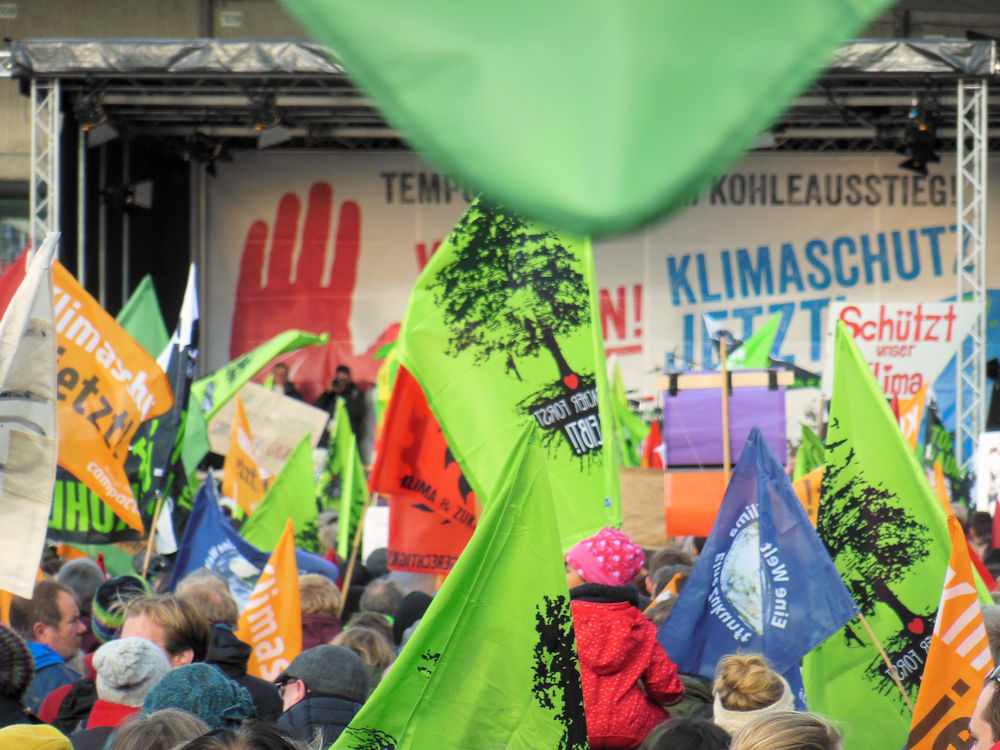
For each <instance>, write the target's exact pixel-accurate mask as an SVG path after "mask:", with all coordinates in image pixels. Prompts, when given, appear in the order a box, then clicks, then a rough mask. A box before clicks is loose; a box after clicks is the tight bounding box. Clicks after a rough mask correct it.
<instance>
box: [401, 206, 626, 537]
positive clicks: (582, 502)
mask: <svg viewBox="0 0 1000 750" xmlns="http://www.w3.org/2000/svg"><path fill="white" fill-rule="evenodd" d="M398 354H399V361H400V363H401V364H402V365H403V366H404V367H406V368H407V369H408V370H409V371H410V372H411V373H412V374H413V376H414V377H415V378H416V379H417V381H418V382H419V383H420V387H421V388H422V389H423V392H424V394H425V395H426V397H427V402H428V404H429V405H430V408H431V411H432V412H433V413H434V416H435V417H436V419H437V420H438V423H439V424H440V425H441V429H442V431H443V433H444V436H445V439H446V440H447V441H448V446H449V448H450V449H451V453H452V455H453V456H454V458H455V460H457V461H458V463H459V465H460V466H461V467H462V472H463V474H464V475H465V477H466V479H467V480H468V482H469V484H470V485H471V487H472V489H473V491H475V493H476V496H477V497H479V498H491V497H494V496H495V495H496V489H497V487H498V485H499V483H500V482H501V481H502V479H503V476H502V474H501V467H502V466H503V463H504V459H505V458H506V456H507V455H509V454H510V451H511V450H512V448H513V446H514V444H515V442H516V441H517V439H518V437H519V435H520V434H521V430H522V428H523V425H524V420H525V419H526V418H531V419H532V420H533V421H534V422H535V424H536V425H537V426H538V428H539V439H540V441H541V443H542V445H543V446H544V448H545V452H546V456H547V458H548V472H549V476H550V477H551V479H552V488H553V496H554V498H555V505H556V518H557V519H558V521H559V529H560V537H561V539H562V543H563V546H564V548H568V547H569V546H571V545H572V544H574V543H575V542H577V541H579V540H580V539H583V538H585V537H587V536H590V535H591V534H593V533H596V532H597V531H599V530H600V529H601V528H603V527H604V526H617V525H618V524H619V523H620V522H621V504H620V501H619V488H618V462H617V460H616V458H615V454H614V451H615V448H614V445H613V442H614V441H613V435H612V434H611V430H612V429H613V428H612V424H613V422H612V420H613V417H612V411H611V409H612V407H611V400H610V393H609V389H608V380H607V373H606V371H605V367H606V365H605V359H604V343H603V341H602V338H601V328H600V318H599V317H598V314H597V290H596V288H595V284H594V270H593V257H592V253H591V248H590V242H589V240H587V239H585V238H582V237H575V236H573V235H569V234H565V233H562V232H557V231H556V230H553V229H550V228H547V227H542V226H539V225H537V224H532V223H530V222H527V221H525V220H524V219H522V218H521V217H520V216H518V215H517V214H514V213H511V212H509V211H505V210H504V209H502V208H499V207H498V206H496V205H495V204H492V203H490V202H489V201H487V200H486V199H484V198H479V199H477V200H476V201H474V202H473V203H472V204H471V205H470V206H469V209H468V210H467V211H466V213H465V214H464V215H463V216H462V218H461V219H460V220H459V222H458V224H457V225H456V226H455V228H454V229H453V230H452V232H451V234H449V235H448V237H447V238H446V239H445V241H444V243H443V244H442V245H441V246H440V247H439V248H438V250H437V252H436V253H434V256H433V257H432V258H431V259H430V261H429V262H428V263H427V266H426V267H425V268H424V270H423V273H421V275H420V278H419V279H418V280H417V284H416V286H415V288H414V290H413V293H412V294H411V295H410V302H409V305H408V307H407V311H406V316H405V318H404V320H403V325H402V330H401V331H400V337H399V348H398Z"/></svg>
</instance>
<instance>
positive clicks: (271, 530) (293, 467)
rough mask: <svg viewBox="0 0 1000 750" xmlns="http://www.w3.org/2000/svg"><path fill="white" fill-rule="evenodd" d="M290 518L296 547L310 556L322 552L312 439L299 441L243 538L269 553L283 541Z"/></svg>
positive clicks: (246, 525)
mask: <svg viewBox="0 0 1000 750" xmlns="http://www.w3.org/2000/svg"><path fill="white" fill-rule="evenodd" d="M289 518H291V519H292V523H293V525H294V526H295V546H296V547H298V548H300V549H304V550H306V551H307V552H315V551H319V550H318V540H317V539H316V531H317V526H318V521H317V507H316V497H315V487H314V486H313V466H312V440H311V438H310V436H309V435H306V436H305V437H303V438H302V440H300V441H299V444H298V445H297V446H295V450H293V451H292V453H291V455H290V456H289V457H288V458H287V459H286V461H285V465H284V466H282V467H281V471H280V472H278V476H276V477H275V478H274V481H273V482H271V486H270V487H268V488H267V492H266V493H265V494H264V499H263V500H261V501H260V505H258V506H257V510H255V511H254V512H253V513H251V514H250V516H249V517H248V518H247V520H246V521H245V522H244V523H243V527H242V528H241V529H240V536H242V537H243V538H244V539H246V540H247V541H248V542H250V544H252V545H253V546H254V547H256V548H257V549H260V550H265V551H268V552H269V551H271V550H273V549H274V546H275V545H276V544H277V543H278V539H280V538H281V533H282V532H283V531H284V530H285V522H286V521H287V520H288V519H289Z"/></svg>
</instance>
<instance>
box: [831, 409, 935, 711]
mask: <svg viewBox="0 0 1000 750" xmlns="http://www.w3.org/2000/svg"><path fill="white" fill-rule="evenodd" d="M836 427H837V422H836V420H835V421H834V422H833V423H832V424H831V429H832V430H833V431H835V430H836ZM825 472H826V473H825V476H824V478H823V488H824V489H823V498H822V501H821V503H820V513H819V518H818V522H817V530H818V531H819V534H820V537H821V538H822V539H823V541H824V543H825V544H826V547H827V549H828V551H829V552H830V557H832V558H833V561H834V563H835V564H836V566H837V569H838V570H839V571H840V572H841V576H842V577H843V579H844V583H845V584H846V585H847V588H848V589H849V590H850V592H851V595H852V596H853V597H854V601H855V602H856V603H857V605H858V608H859V609H860V610H861V613H862V614H863V615H865V616H866V617H871V616H872V615H873V614H874V613H875V607H876V605H877V604H882V605H884V606H887V607H889V608H890V609H891V610H892V612H893V613H894V614H895V616H896V617H897V618H898V619H899V628H898V630H897V631H896V632H895V633H894V634H893V635H892V636H891V637H890V638H889V639H888V640H887V641H885V642H884V643H883V644H882V645H883V647H884V648H885V650H886V653H887V654H888V655H889V657H890V659H892V657H893V655H894V654H904V653H906V652H907V651H908V650H909V649H914V650H916V653H918V654H921V655H922V654H923V653H924V648H923V647H922V646H921V642H922V641H924V640H925V639H926V638H927V637H928V636H929V635H930V633H931V630H932V628H933V627H934V618H935V611H934V610H933V609H932V610H930V611H922V612H915V611H913V610H912V609H911V608H910V607H909V606H908V605H907V604H906V603H905V602H903V601H902V600H901V599H900V598H899V597H898V596H897V595H896V593H895V591H894V590H893V587H894V585H895V584H899V583H901V582H902V581H903V580H904V579H905V578H906V577H907V576H909V575H910V573H911V570H912V567H913V566H914V565H915V564H916V563H918V562H919V561H921V560H923V559H924V558H926V557H927V555H928V554H929V551H930V546H931V538H930V534H929V531H928V529H927V528H926V527H925V526H924V525H923V524H921V523H919V522H918V521H917V520H916V519H915V518H914V517H913V515H912V514H911V513H910V512H909V511H908V510H907V509H906V507H905V506H904V504H903V502H902V501H901V500H900V498H899V497H898V496H897V495H896V494H895V493H894V492H893V491H891V490H890V489H888V488H886V487H884V486H882V485H873V484H871V483H869V482H868V481H867V480H866V479H865V476H864V472H863V470H862V469H861V468H860V466H859V464H858V459H857V456H856V454H855V452H854V449H853V447H851V446H850V445H849V444H848V440H846V439H844V440H839V441H835V442H831V443H829V444H828V445H827V466H826V470H825ZM844 632H845V637H846V639H847V645H848V646H855V647H857V646H861V645H862V643H863V641H862V639H861V638H860V637H859V635H858V634H857V633H856V632H855V631H854V630H853V628H852V625H851V624H848V625H847V626H846V628H845V631H844ZM866 676H867V678H868V679H869V680H870V681H872V682H875V683H877V684H878V689H879V691H880V692H882V693H884V694H885V695H887V696H890V697H893V698H895V699H899V700H900V702H901V703H902V697H901V696H900V695H899V691H898V688H897V687H896V685H895V683H894V681H893V679H892V676H891V675H890V674H888V672H887V669H886V665H885V663H884V662H883V661H882V659H881V657H880V656H879V655H877V654H875V655H874V657H873V659H872V663H871V665H870V666H869V667H868V668H867V670H866ZM919 680H920V670H917V671H915V672H911V673H910V674H908V675H906V676H904V679H903V684H904V685H905V686H906V687H907V689H908V690H909V689H911V688H913V689H914V690H915V688H916V686H917V685H918V684H919Z"/></svg>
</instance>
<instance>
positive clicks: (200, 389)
mask: <svg viewBox="0 0 1000 750" xmlns="http://www.w3.org/2000/svg"><path fill="white" fill-rule="evenodd" d="M327 339H329V336H328V335H327V334H326V333H323V334H320V335H319V336H317V335H316V334H314V333H306V332H305V331H296V330H290V331H285V332H283V333H279V334H278V335H277V336H275V337H274V338H273V339H271V340H270V341H265V342H264V343H263V344H261V345H260V346H258V347H257V348H256V349H252V350H250V351H249V352H247V353H246V354H241V355H240V356H239V357H237V358H236V359H234V360H232V361H231V362H229V364H227V365H226V366H225V367H222V368H220V369H218V370H216V371H215V372H213V373H212V374H211V375H206V376H205V377H203V378H201V379H200V380H196V381H195V382H194V383H192V385H191V395H192V396H193V397H194V398H195V399H196V400H197V401H198V404H199V405H200V406H201V411H202V414H204V415H205V421H206V422H207V421H209V420H211V419H212V417H214V416H215V413H216V412H217V411H219V409H221V408H222V405H223V404H224V403H226V402H227V401H228V400H229V399H231V398H232V397H233V396H235V395H236V392H237V391H238V390H239V389H240V388H242V387H243V386H244V384H246V382H247V381H248V380H250V378H252V377H253V376H254V375H256V374H257V373H258V372H259V371H260V369H261V368H262V367H264V365H266V364H267V363H268V362H270V361H271V360H272V359H274V358H275V357H279V356H281V355H282V354H286V353H287V352H293V351H295V350H296V349H301V348H302V347H303V346H309V345H311V344H325V343H326V342H327ZM281 528H282V529H283V528H284V524H282V527H281ZM295 528H296V529H297V528H298V526H296V527H295Z"/></svg>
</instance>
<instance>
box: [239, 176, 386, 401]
mask: <svg viewBox="0 0 1000 750" xmlns="http://www.w3.org/2000/svg"><path fill="white" fill-rule="evenodd" d="M301 208H302V207H301V200H300V198H299V196H298V195H296V194H295V193H286V194H285V195H284V196H282V198H281V200H280V202H279V203H278V209H277V212H276V214H275V218H274V224H273V227H272V228H269V227H268V225H267V222H266V221H264V220H263V219H258V220H257V221H255V222H254V223H253V224H252V225H251V226H250V229H249V230H248V231H247V237H246V242H245V243H244V245H243V259H242V261H241V263H240V276H239V280H238V282H237V287H236V305H235V307H234V309H233V326H232V337H231V339H230V343H229V354H230V357H231V358H233V357H238V356H239V355H240V354H243V353H244V352H248V351H250V350H251V349H253V348H254V347H256V346H259V345H260V344H262V343H264V342H265V341H267V340H268V339H270V338H272V337H273V336H275V335H277V334H279V333H281V332H282V331H285V330H288V329H289V328H298V329H301V330H304V331H310V332H312V333H321V332H323V331H326V332H327V333H329V335H330V341H329V343H328V344H327V345H326V346H325V347H319V346H310V347H306V348H305V349H300V350H299V351H297V352H292V353H291V354H286V355H284V356H283V357H282V358H281V360H282V361H283V362H286V363H288V366H289V370H290V373H289V374H290V379H291V380H292V382H294V383H295V385H296V386H297V387H298V388H299V389H300V390H301V391H302V394H303V395H304V396H305V398H306V399H308V400H310V401H311V400H312V399H313V398H315V397H316V396H318V395H319V394H320V393H321V392H322V391H323V390H325V389H326V388H327V387H329V385H330V381H331V380H332V378H333V373H334V371H335V369H336V367H337V365H340V364H344V365H347V366H348V367H350V368H351V372H352V374H353V376H354V381H355V382H356V383H357V384H358V385H359V386H362V387H367V386H369V385H370V384H371V383H372V382H374V380H375V373H376V371H377V370H378V362H377V361H376V360H375V359H374V358H373V356H372V355H373V354H374V352H375V351H377V350H378V349H379V348H380V347H381V346H382V345H383V343H385V342H386V341H389V340H391V339H392V338H394V336H395V332H396V331H397V330H398V324H393V325H392V326H389V327H388V328H387V329H386V330H385V331H383V333H382V334H381V335H380V336H379V338H378V340H377V341H376V342H375V343H374V344H373V345H372V346H371V347H369V348H368V349H367V350H366V351H364V352H360V353H355V350H354V337H353V334H352V332H351V325H350V321H351V308H352V306H353V303H354V291H355V287H356V286H357V281H358V254H359V249H360V243H361V211H360V209H359V208H358V204H357V203H355V202H354V201H344V202H343V204H342V205H341V206H340V212H339V216H338V218H337V224H336V233H335V236H334V238H333V265H332V268H331V271H330V277H329V279H330V280H329V283H328V284H325V285H324V283H323V272H324V270H325V268H326V265H327V257H328V254H329V245H330V239H331V229H332V228H333V227H332V226H331V219H332V214H333V190H332V188H331V187H330V185H328V184H327V183H325V182H317V183H314V184H313V186H312V187H311V188H310V190H309V200H308V203H307V205H306V214H305V221H304V222H302V235H301V243H299V236H298V233H299V224H300V220H299V217H300V213H301ZM299 245H301V247H299ZM296 251H298V254H297V255H296Z"/></svg>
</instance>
